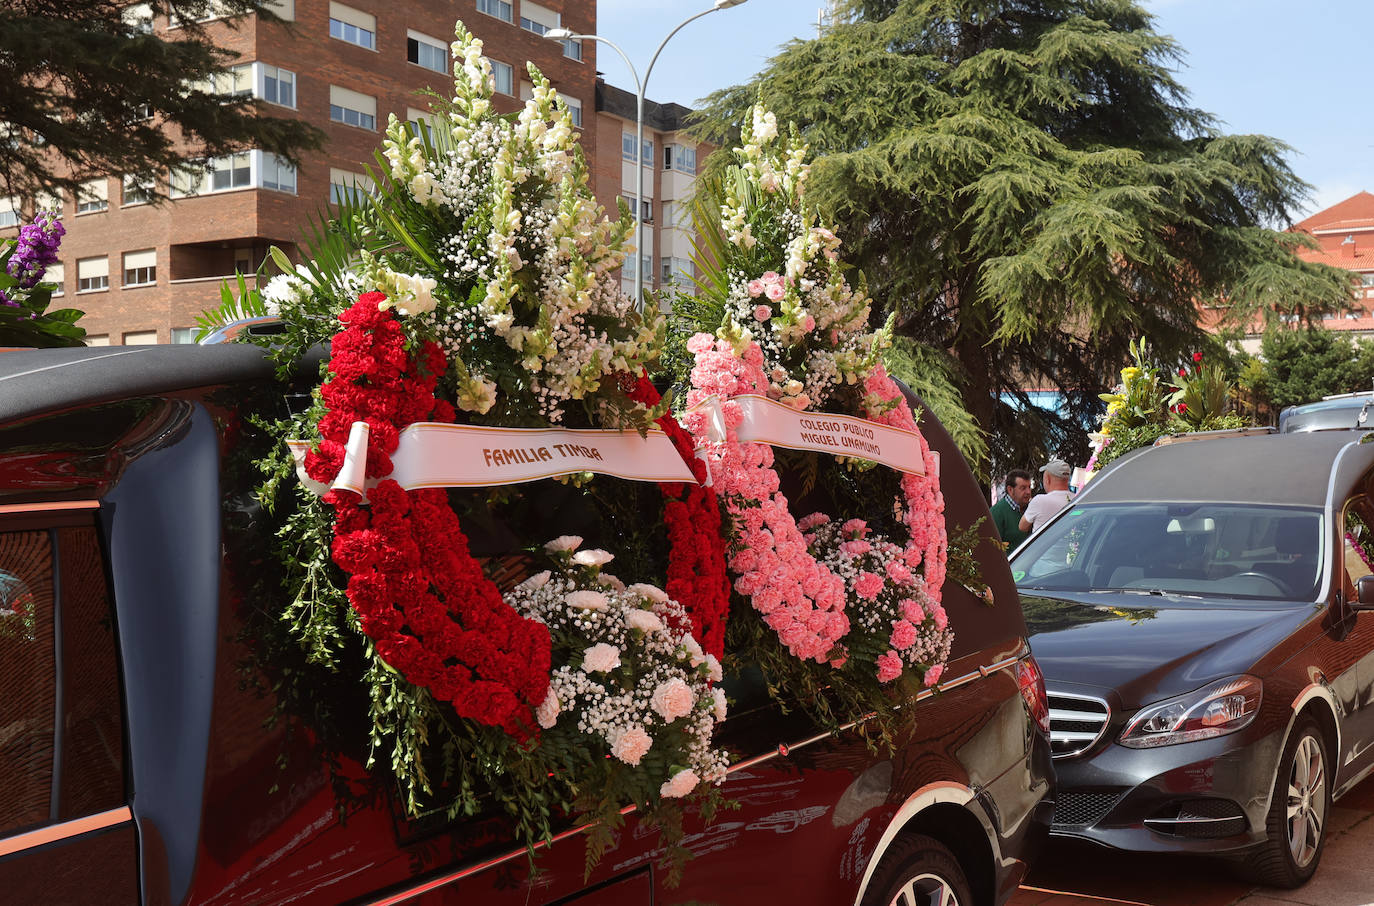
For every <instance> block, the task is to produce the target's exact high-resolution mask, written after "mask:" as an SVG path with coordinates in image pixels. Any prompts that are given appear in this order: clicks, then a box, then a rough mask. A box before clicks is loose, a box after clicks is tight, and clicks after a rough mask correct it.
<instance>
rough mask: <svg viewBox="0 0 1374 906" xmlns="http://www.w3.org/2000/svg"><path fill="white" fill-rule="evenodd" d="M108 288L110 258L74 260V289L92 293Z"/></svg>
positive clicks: (102, 256)
mask: <svg viewBox="0 0 1374 906" xmlns="http://www.w3.org/2000/svg"><path fill="white" fill-rule="evenodd" d="M109 288H110V259H109V258H106V257H105V256H104V255H101V256H100V257H99V258H82V259H81V260H80V261H78V262H76V291H77V292H79V293H93V292H98V291H100V290H106V289H109Z"/></svg>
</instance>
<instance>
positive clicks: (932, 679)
mask: <svg viewBox="0 0 1374 906" xmlns="http://www.w3.org/2000/svg"><path fill="white" fill-rule="evenodd" d="M944 672H945V665H944V664H936V665H935V666H934V667H931V668H930V669H929V670H927V671H926V675H925V680H924V682H925V684H926V685H927V686H933V685H935V684H936V683H938V682H939V681H940V675H941V674H942V673H944Z"/></svg>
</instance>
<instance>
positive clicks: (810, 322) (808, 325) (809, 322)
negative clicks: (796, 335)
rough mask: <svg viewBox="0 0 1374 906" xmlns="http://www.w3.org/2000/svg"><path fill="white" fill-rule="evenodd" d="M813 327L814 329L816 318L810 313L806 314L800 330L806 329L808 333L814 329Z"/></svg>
mask: <svg viewBox="0 0 1374 906" xmlns="http://www.w3.org/2000/svg"><path fill="white" fill-rule="evenodd" d="M815 329H816V319H815V318H813V317H811V316H810V315H807V316H806V320H804V321H802V330H804V331H806V332H807V333H810V332H811V331H813V330H815Z"/></svg>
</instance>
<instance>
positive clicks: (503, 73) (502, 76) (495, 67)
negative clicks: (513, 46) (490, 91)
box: [486, 57, 515, 96]
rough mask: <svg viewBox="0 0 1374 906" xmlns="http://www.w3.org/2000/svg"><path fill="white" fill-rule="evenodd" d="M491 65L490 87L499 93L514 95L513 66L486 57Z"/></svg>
mask: <svg viewBox="0 0 1374 906" xmlns="http://www.w3.org/2000/svg"><path fill="white" fill-rule="evenodd" d="M486 61H487V63H488V64H489V65H490V66H491V81H492V87H493V88H494V89H495V90H496V91H497V92H499V93H501V94H509V95H511V96H514V95H515V67H514V66H511V65H510V64H509V63H502V62H501V61H500V60H493V59H492V58H491V57H487V58H486Z"/></svg>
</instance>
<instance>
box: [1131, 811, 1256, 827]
mask: <svg viewBox="0 0 1374 906" xmlns="http://www.w3.org/2000/svg"><path fill="white" fill-rule="evenodd" d="M1244 820H1245V815H1244V814H1240V815H1227V816H1226V817H1224V818H1204V817H1197V818H1146V819H1145V826H1146V827H1150V826H1152V825H1155V824H1167V825H1179V824H1215V823H1217V822H1218V821H1244Z"/></svg>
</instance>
